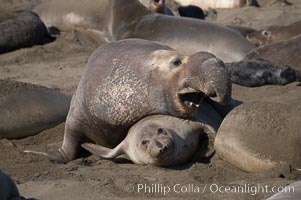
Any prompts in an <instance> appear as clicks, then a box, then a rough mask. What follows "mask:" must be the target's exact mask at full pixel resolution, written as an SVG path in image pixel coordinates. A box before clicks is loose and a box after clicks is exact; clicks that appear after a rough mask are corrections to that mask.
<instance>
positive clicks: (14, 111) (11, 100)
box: [0, 80, 71, 139]
mask: <svg viewBox="0 0 301 200" xmlns="http://www.w3.org/2000/svg"><path fill="white" fill-rule="evenodd" d="M70 100H71V98H70V97H69V96H66V95H64V94H62V93H60V92H57V91H55V90H52V89H49V88H46V87H43V86H39V85H33V84H29V83H22V82H17V81H12V80H0V121H1V123H0V138H6V139H17V138H24V137H27V136H31V135H34V134H36V133H38V132H40V131H42V130H45V129H48V128H51V127H54V126H56V125H57V124H59V123H62V122H64V121H65V120H66V116H67V114H68V110H69V105H70Z"/></svg>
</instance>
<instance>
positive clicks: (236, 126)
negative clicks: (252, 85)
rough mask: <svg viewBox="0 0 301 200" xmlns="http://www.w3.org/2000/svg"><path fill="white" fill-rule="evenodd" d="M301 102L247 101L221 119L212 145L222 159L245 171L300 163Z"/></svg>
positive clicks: (264, 169)
mask: <svg viewBox="0 0 301 200" xmlns="http://www.w3.org/2000/svg"><path fill="white" fill-rule="evenodd" d="M300 112H301V106H300V105H290V106H289V105H285V104H280V103H272V102H249V103H244V104H242V105H240V106H238V107H236V108H234V109H233V110H232V111H231V112H230V113H229V114H228V115H227V116H226V117H225V119H224V120H223V122H222V124H221V126H220V128H219V130H218V133H217V136H216V138H215V143H214V147H215V150H216V153H217V155H219V156H220V157H221V158H222V159H223V160H225V161H227V162H229V163H231V164H233V165H235V166H236V167H238V168H240V169H242V170H245V171H247V172H262V171H267V170H270V169H272V168H274V167H276V166H278V164H283V163H287V164H289V165H291V166H292V167H294V168H297V169H298V168H299V169H300V167H301V157H300V149H301V135H300V126H301V115H300Z"/></svg>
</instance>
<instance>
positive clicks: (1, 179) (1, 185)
mask: <svg viewBox="0 0 301 200" xmlns="http://www.w3.org/2000/svg"><path fill="white" fill-rule="evenodd" d="M0 199H1V200H21V197H20V194H19V191H18V188H17V186H16V184H15V183H14V181H13V180H12V179H11V178H10V177H9V176H8V175H7V174H5V173H4V172H3V171H1V170H0Z"/></svg>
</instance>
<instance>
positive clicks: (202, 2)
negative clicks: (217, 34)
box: [175, 0, 259, 10]
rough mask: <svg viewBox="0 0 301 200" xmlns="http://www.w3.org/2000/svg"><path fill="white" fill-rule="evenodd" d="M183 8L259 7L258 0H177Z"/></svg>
mask: <svg viewBox="0 0 301 200" xmlns="http://www.w3.org/2000/svg"><path fill="white" fill-rule="evenodd" d="M175 1H176V2H177V3H179V4H180V5H182V6H188V5H195V6H198V7H200V8H202V9H205V10H208V8H213V9H214V8H240V7H243V6H247V5H248V6H259V5H258V2H257V0H175Z"/></svg>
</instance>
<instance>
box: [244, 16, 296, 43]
mask: <svg viewBox="0 0 301 200" xmlns="http://www.w3.org/2000/svg"><path fill="white" fill-rule="evenodd" d="M300 34H301V21H297V22H295V23H293V24H290V25H288V26H270V27H267V28H265V29H263V30H259V31H254V32H252V33H249V34H247V39H248V40H249V41H250V42H252V43H253V44H255V45H256V46H259V47H262V46H266V45H269V44H272V43H276V42H281V41H284V40H288V39H290V38H292V37H294V36H297V35H300Z"/></svg>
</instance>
